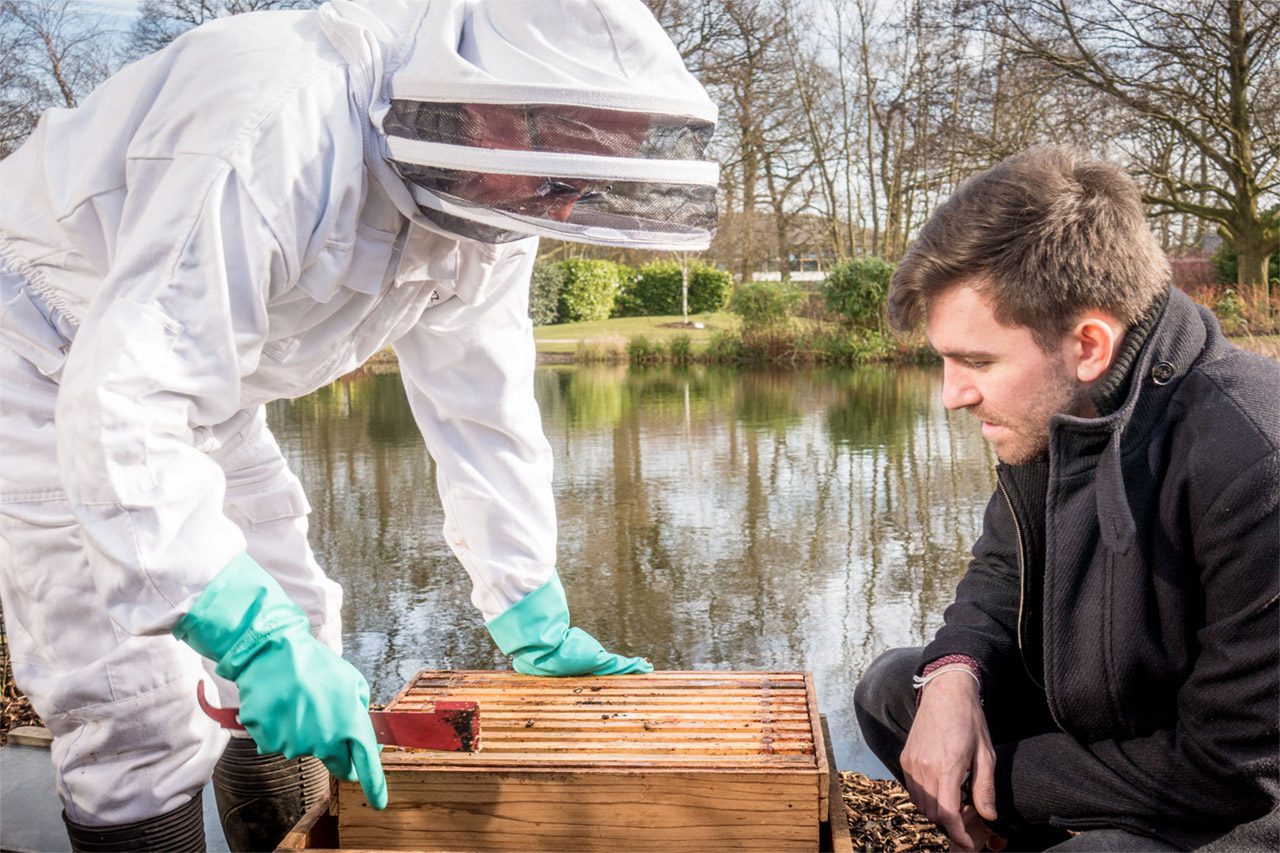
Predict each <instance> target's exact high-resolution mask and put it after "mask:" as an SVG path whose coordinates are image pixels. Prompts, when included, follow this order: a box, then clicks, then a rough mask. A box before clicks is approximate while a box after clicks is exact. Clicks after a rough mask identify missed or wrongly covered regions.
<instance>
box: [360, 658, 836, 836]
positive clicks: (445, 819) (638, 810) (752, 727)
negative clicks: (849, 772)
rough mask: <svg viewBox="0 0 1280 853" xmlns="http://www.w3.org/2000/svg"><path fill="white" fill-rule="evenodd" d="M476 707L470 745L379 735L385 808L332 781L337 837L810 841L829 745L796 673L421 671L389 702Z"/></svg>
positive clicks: (824, 787) (396, 706)
mask: <svg viewBox="0 0 1280 853" xmlns="http://www.w3.org/2000/svg"><path fill="white" fill-rule="evenodd" d="M441 700H454V701H475V702H478V703H479V705H480V728H481V736H480V743H481V749H480V751H479V752H477V753H472V754H465V753H434V752H426V751H422V750H397V749H387V750H385V751H384V752H383V765H384V767H385V768H386V770H387V776H388V785H389V787H390V791H391V801H392V805H391V807H390V808H389V809H388V810H387V811H386V812H382V813H378V812H374V811H373V810H372V809H370V808H368V806H367V805H366V804H365V803H364V799H363V797H362V796H360V793H359V789H358V787H356V786H354V785H351V784H349V783H343V785H342V786H341V787H342V790H341V792H340V794H339V798H338V800H339V810H338V821H339V832H340V836H341V839H342V846H343V847H344V848H351V847H370V848H381V849H388V850H390V849H449V848H450V847H464V848H467V849H494V850H498V849H545V850H552V849H555V850H560V849H563V850H600V849H613V848H617V847H623V848H626V849H654V850H658V849H661V850H695V849H706V848H707V847H718V846H724V845H725V844H726V843H727V842H728V841H732V842H733V843H734V844H736V845H739V846H743V845H745V846H746V847H752V846H755V847H757V848H759V849H775V850H782V849H808V850H813V849H816V839H817V832H818V821H819V815H825V814H826V808H827V802H828V785H829V778H830V777H829V768H828V766H827V757H826V745H825V742H824V741H823V737H822V733H821V726H820V724H819V717H818V713H817V706H816V701H815V699H814V692H813V685H812V681H811V679H810V677H809V676H808V674H807V673H795V672H728V673H725V672H660V673H654V674H652V675H645V676H622V677H618V676H615V677H605V678H568V679H549V678H535V677H530V676H521V675H518V674H515V673H510V672H489V671H480V672H474V671H452V672H435V673H422V674H420V675H419V676H418V677H417V678H415V679H414V680H413V681H412V682H411V683H410V684H409V685H408V686H407V687H406V688H405V689H404V690H403V691H401V693H400V695H399V696H397V697H396V699H395V700H394V701H393V702H391V703H390V704H389V705H388V706H387V707H388V709H389V710H397V711H407V710H413V709H414V708H419V707H420V708H424V709H425V708H428V707H430V706H431V705H433V704H434V703H435V702H437V701H441Z"/></svg>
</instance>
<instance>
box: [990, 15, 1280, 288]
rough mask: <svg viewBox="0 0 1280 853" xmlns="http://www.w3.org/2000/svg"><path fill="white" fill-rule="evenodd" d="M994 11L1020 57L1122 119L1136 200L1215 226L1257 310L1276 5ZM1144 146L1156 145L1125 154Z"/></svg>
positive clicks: (1277, 235) (1274, 175)
mask: <svg viewBox="0 0 1280 853" xmlns="http://www.w3.org/2000/svg"><path fill="white" fill-rule="evenodd" d="M997 11H998V13H999V17H1000V18H1001V20H1002V29H1003V31H1004V32H1005V33H1006V34H1007V36H1008V38H1009V39H1010V40H1011V41H1012V42H1013V44H1014V45H1015V46H1016V48H1017V50H1018V52H1019V53H1020V54H1021V55H1022V56H1024V57H1026V58H1029V59H1032V60H1034V61H1036V62H1039V63H1041V64H1043V65H1044V66H1045V67H1046V68H1048V69H1052V70H1053V71H1054V72H1056V73H1057V74H1058V75H1059V76H1060V78H1061V79H1063V80H1065V81H1070V82H1072V83H1075V84H1076V85H1078V86H1081V87H1084V88H1087V89H1089V90H1092V91H1094V92H1096V93H1098V94H1099V95H1101V96H1103V97H1104V98H1105V99H1107V100H1108V101H1109V102H1111V103H1112V104H1114V105H1115V106H1117V107H1118V108H1119V109H1120V110H1121V111H1122V113H1123V114H1124V115H1125V116H1127V118H1128V121H1127V122H1126V123H1125V124H1123V125H1121V126H1119V127H1117V128H1115V131H1116V135H1117V136H1118V138H1120V139H1121V140H1122V143H1121V144H1122V145H1124V146H1125V148H1126V149H1127V150H1128V152H1129V154H1130V156H1131V157H1132V159H1133V160H1134V163H1135V166H1136V168H1137V169H1138V170H1139V171H1140V172H1141V173H1142V174H1143V175H1144V177H1145V178H1146V180H1147V181H1148V186H1149V187H1150V190H1149V191H1148V192H1147V194H1146V201H1147V202H1148V203H1149V204H1151V205H1153V206H1155V208H1156V210H1157V211H1158V212H1163V213H1176V214H1186V215H1190V216H1194V217H1198V218H1200V219H1203V220H1206V221H1208V222H1212V223H1214V224H1216V225H1217V227H1218V230H1219V232H1220V233H1221V234H1222V236H1223V238H1224V239H1226V240H1227V241H1229V242H1230V243H1231V244H1232V245H1233V246H1234V247H1235V249H1236V251H1237V252H1238V253H1239V257H1240V263H1239V284H1240V285H1241V287H1242V289H1244V288H1248V289H1250V290H1252V291H1253V292H1254V293H1255V294H1257V295H1258V296H1260V297H1261V300H1260V301H1262V302H1263V304H1268V303H1269V302H1270V299H1269V298H1268V295H1267V275H1266V270H1267V262H1268V259H1269V257H1270V255H1271V254H1272V253H1273V252H1276V251H1277V250H1280V69H1278V66H1280V4H1277V3H1276V2H1275V0H1194V2H1187V3H1167V2H1155V0H1128V2H1126V3H1123V4H1121V3H1118V2H1114V0H1078V2H1075V3H1071V4H1069V3H1067V2H1066V0H998V2H997ZM1156 128H1158V129H1159V131H1158V133H1157V132H1156V131H1155V129H1156ZM1152 140H1162V141H1163V143H1164V144H1157V145H1140V144H1134V143H1137V142H1140V141H1146V142H1151V141H1152ZM1169 143H1173V144H1172V145H1170V144H1169ZM1171 152H1172V153H1173V154H1174V155H1175V156H1172V157H1171V156H1169V155H1170V153H1171Z"/></svg>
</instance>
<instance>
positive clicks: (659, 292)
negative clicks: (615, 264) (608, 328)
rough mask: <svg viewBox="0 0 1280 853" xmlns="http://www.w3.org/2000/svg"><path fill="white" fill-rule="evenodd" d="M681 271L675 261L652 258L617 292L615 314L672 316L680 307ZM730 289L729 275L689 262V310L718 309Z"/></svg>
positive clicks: (680, 309)
mask: <svg viewBox="0 0 1280 853" xmlns="http://www.w3.org/2000/svg"><path fill="white" fill-rule="evenodd" d="M683 288H684V285H683V282H682V274H681V270H680V264H679V263H677V262H676V261H654V262H653V263H649V264H645V265H644V266H642V267H640V269H639V270H637V271H636V275H635V278H634V279H633V280H632V282H631V283H630V284H629V285H628V286H627V288H626V289H625V290H624V292H623V294H622V295H621V296H619V298H618V302H617V304H616V305H615V307H614V311H613V315H614V316H615V317H660V316H673V315H676V314H679V313H681V311H682V310H683V305H682V302H683V298H682V290H683ZM732 292H733V276H732V275H731V274H730V273H729V272H728V271H727V270H722V269H720V268H719V267H713V266H708V265H707V264H703V263H693V264H690V265H689V313H690V314H707V313H710V312H712V311H719V310H720V309H721V308H723V307H724V305H725V303H726V302H727V301H728V299H729V294H730V293H732Z"/></svg>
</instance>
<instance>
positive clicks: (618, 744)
mask: <svg viewBox="0 0 1280 853" xmlns="http://www.w3.org/2000/svg"><path fill="white" fill-rule="evenodd" d="M442 700H458V701H475V702H478V703H479V704H480V714H481V718H482V719H483V720H484V740H483V748H482V749H481V751H480V752H477V753H474V754H469V755H467V754H452V755H442V754H431V753H421V752H417V751H406V750H394V749H388V750H386V751H384V753H383V756H382V758H383V763H384V765H385V766H386V769H387V770H388V772H393V771H395V770H396V769H397V768H402V769H405V770H410V769H413V768H423V767H428V766H435V767H444V766H453V767H458V766H466V767H468V768H472V769H476V770H480V769H517V768H518V769H519V770H520V771H526V772H537V771H539V770H545V771H565V770H573V771H583V772H591V771H593V770H600V771H605V772H615V773H616V772H618V771H619V770H624V769H627V768H635V769H636V770H637V772H654V771H678V770H680V769H697V770H716V771H720V770H725V771H736V772H769V771H784V770H785V771H786V772H797V771H799V772H804V771H805V770H806V769H812V770H813V771H816V772H819V773H823V774H825V773H826V772H827V767H826V764H827V761H826V744H825V743H824V741H823V736H822V727H821V723H820V720H819V716H818V709H817V702H816V698H815V694H814V689H813V678H812V675H811V674H810V673H808V672H800V671H736V670H735V671H723V670H720V671H717V670H692V671H662V672H655V673H652V674H649V675H625V676H600V677H582V678H539V677H534V676H525V675H519V674H517V673H514V672H507V671H489V670H439V671H432V670H427V671H424V672H420V673H418V674H417V675H416V676H415V677H414V678H413V679H412V680H411V681H410V682H409V684H408V686H406V687H405V688H404V689H403V690H402V691H400V693H399V695H397V696H396V698H395V699H394V700H392V702H391V703H389V704H388V705H387V710H397V711H411V710H413V709H414V708H415V707H424V708H425V707H428V706H430V705H431V704H432V703H434V702H437V701H442Z"/></svg>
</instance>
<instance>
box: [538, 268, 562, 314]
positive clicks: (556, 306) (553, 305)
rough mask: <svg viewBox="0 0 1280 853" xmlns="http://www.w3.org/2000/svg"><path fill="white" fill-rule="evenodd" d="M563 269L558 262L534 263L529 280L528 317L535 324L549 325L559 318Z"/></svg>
mask: <svg viewBox="0 0 1280 853" xmlns="http://www.w3.org/2000/svg"><path fill="white" fill-rule="evenodd" d="M562 290H564V270H563V269H562V268H561V267H560V265H559V264H541V263H539V264H534V265H533V277H532V278H531V279H530V281H529V318H530V319H531V320H533V325H535V326H549V325H551V324H552V323H555V322H557V321H558V320H559V319H560V292H561V291H562Z"/></svg>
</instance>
